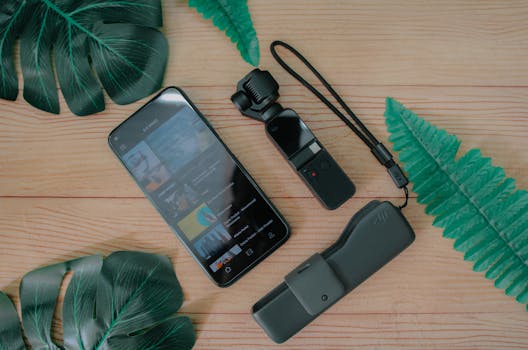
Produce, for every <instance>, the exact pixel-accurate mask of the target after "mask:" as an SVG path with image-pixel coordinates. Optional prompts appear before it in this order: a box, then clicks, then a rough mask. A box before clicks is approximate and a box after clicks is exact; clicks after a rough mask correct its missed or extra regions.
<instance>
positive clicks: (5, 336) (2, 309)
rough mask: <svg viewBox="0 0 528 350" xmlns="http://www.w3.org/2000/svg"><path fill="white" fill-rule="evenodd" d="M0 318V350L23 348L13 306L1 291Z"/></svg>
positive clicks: (18, 349) (18, 323) (20, 349)
mask: <svg viewBox="0 0 528 350" xmlns="http://www.w3.org/2000/svg"><path fill="white" fill-rule="evenodd" d="M0 320H1V322H0V350H25V349H26V346H25V345H24V339H23V338H22V330H21V329H20V321H19V320H18V315H17V312H16V309H15V306H14V305H13V303H12V302H11V300H10V299H9V297H8V296H7V295H5V294H4V293H2V292H0Z"/></svg>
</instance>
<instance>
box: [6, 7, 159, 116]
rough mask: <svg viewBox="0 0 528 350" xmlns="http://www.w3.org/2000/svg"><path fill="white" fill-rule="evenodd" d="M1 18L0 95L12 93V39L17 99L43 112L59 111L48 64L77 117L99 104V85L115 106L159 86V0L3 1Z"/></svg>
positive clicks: (12, 95) (96, 109) (13, 95)
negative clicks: (20, 81) (17, 62)
mask: <svg viewBox="0 0 528 350" xmlns="http://www.w3.org/2000/svg"><path fill="white" fill-rule="evenodd" d="M4 23H6V27H5V28H4V27H3V26H2V28H3V29H1V30H0V40H2V41H0V56H1V58H2V60H1V61H0V64H1V66H0V72H1V75H0V77H1V78H2V86H3V88H2V90H0V93H1V94H0V97H3V98H9V99H15V98H16V90H17V89H18V87H17V84H18V83H17V79H16V71H15V68H14V62H13V55H12V47H13V45H14V41H15V39H16V36H20V56H21V60H20V62H21V67H22V73H23V77H24V98H25V99H26V100H27V101H28V102H29V103H31V104H32V105H34V106H35V107H37V108H40V109H42V110H45V111H48V112H52V113H58V112H59V102H58V101H59V99H58V93H57V88H56V81H55V73H54V70H53V67H55V70H56V73H57V77H58V80H59V84H60V88H61V91H62V93H63V95H64V98H65V100H66V102H67V104H68V106H69V107H70V109H71V110H72V112H73V113H75V114H77V115H88V114H92V113H96V112H99V111H102V110H103V109H104V97H103V91H102V88H101V85H102V86H103V87H104V89H105V90H106V91H107V93H108V95H109V96H110V98H111V99H112V100H114V101H115V102H116V103H118V104H126V103H131V102H134V101H136V100H138V99H140V98H143V97H145V96H147V95H149V94H151V93H152V92H154V91H156V90H158V89H159V88H160V87H161V83H162V80H163V74H164V72H165V66H166V63H167V52H168V47H167V42H166V39H165V37H164V36H163V34H162V33H161V32H159V31H158V30H157V29H156V28H157V27H159V26H161V23H162V21H161V1H160V0H144V1H121V0H95V1H89V0H79V1H75V0H61V1H51V0H25V1H19V0H4V3H3V4H2V5H0V25H1V24H4ZM2 38H3V39H2ZM52 54H53V57H54V65H53V62H52ZM94 71H95V72H94ZM95 73H97V75H96V74H95ZM99 81H100V83H99Z"/></svg>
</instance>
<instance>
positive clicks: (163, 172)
mask: <svg viewBox="0 0 528 350" xmlns="http://www.w3.org/2000/svg"><path fill="white" fill-rule="evenodd" d="M123 160H124V162H125V165H126V166H127V168H128V169H130V171H131V172H132V175H133V176H134V177H135V178H136V179H137V181H138V182H139V183H140V184H141V185H142V186H143V188H145V189H146V190H147V191H149V192H152V191H155V190H156V189H158V188H159V187H160V186H161V185H163V184H164V183H165V182H166V181H167V180H168V179H169V178H170V176H171V175H170V173H169V172H168V171H167V168H165V166H164V165H163V164H162V163H161V161H160V160H159V158H158V157H157V156H156V155H155V154H154V152H152V149H151V148H150V147H149V146H148V145H147V144H146V143H145V142H144V141H141V142H140V143H138V144H137V145H136V146H135V147H133V148H132V149H131V150H130V151H128V152H127V153H126V154H125V155H124V157H123Z"/></svg>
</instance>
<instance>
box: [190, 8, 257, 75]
mask: <svg viewBox="0 0 528 350" xmlns="http://www.w3.org/2000/svg"><path fill="white" fill-rule="evenodd" d="M189 6H190V7H194V8H196V10H198V12H200V13H201V14H202V16H203V17H204V18H205V19H211V20H212V21H213V24H214V25H215V26H216V27H218V28H219V29H220V30H222V31H224V32H225V33H226V35H227V36H228V37H229V38H230V39H231V41H232V42H233V43H235V44H236V46H237V49H238V51H240V54H241V55H242V58H243V59H244V60H246V61H247V62H248V63H250V64H252V65H253V66H255V67H256V66H258V64H259V61H260V51H259V43H258V39H257V33H256V32H255V28H254V27H253V22H252V21H251V16H250V14H249V9H248V6H247V2H246V0H189Z"/></svg>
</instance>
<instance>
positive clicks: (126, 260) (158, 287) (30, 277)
mask: <svg viewBox="0 0 528 350" xmlns="http://www.w3.org/2000/svg"><path fill="white" fill-rule="evenodd" d="M68 271H71V272H73V275H72V278H71V280H70V283H69V285H68V288H67V290H66V294H65V297H64V302H63V307H62V309H63V316H62V323H63V327H64V345H59V344H55V343H54V342H53V341H52V337H51V324H52V319H53V314H54V311H55V307H56V303H57V297H58V295H59V291H60V286H61V283H62V280H63V278H64V275H65V274H66V273H67V272H68ZM6 300H7V302H6ZM20 300H21V309H22V324H23V326H24V331H25V334H26V336H27V339H28V341H29V343H30V345H31V346H32V349H35V350H40V349H42V350H44V349H63V348H65V349H68V350H69V349H79V350H88V349H90V350H98V349H101V350H102V349H105V350H106V349H127V350H135V349H138V350H139V349H151V350H155V349H181V350H185V349H191V348H192V347H193V346H194V342H195V336H194V329H193V325H192V322H191V321H190V320H189V318H187V317H176V316H175V314H176V312H177V311H178V310H179V308H180V307H181V304H182V302H183V292H182V289H181V287H180V284H179V283H178V280H177V278H176V275H175V274H174V270H173V268H172V265H171V263H170V261H169V259H168V258H166V257H163V256H159V255H155V254H147V253H140V252H117V253H114V254H111V255H110V256H109V257H108V258H106V259H105V260H104V261H103V259H102V258H101V257H100V256H88V257H84V258H80V259H76V260H71V261H66V262H63V263H59V264H55V265H51V266H47V267H43V268H40V269H37V270H34V271H32V272H30V273H28V274H27V275H26V276H25V277H24V278H23V279H22V282H21V285H20ZM0 315H2V316H3V315H7V316H6V319H8V317H9V323H8V324H6V326H5V327H6V328H5V330H4V328H2V327H4V325H2V327H0V331H1V334H2V335H3V334H4V333H5V334H8V333H6V332H10V333H9V334H12V335H10V338H9V341H10V342H11V341H13V342H14V341H16V339H17V338H16V336H17V334H16V328H15V325H16V324H18V320H17V319H16V312H15V311H14V309H13V306H12V304H11V303H10V302H9V300H8V299H7V297H6V299H5V300H4V299H2V294H0ZM3 319H4V318H2V320H3ZM15 321H16V322H15ZM18 332H19V333H20V330H19V331H18ZM11 338H13V340H11ZM3 339H4V338H3V337H2V339H1V340H0V341H3ZM20 339H22V338H21V335H20ZM9 344H11V343H9ZM1 346H3V343H1V342H0V350H3V349H2V348H1ZM22 346H23V343H22ZM6 349H7V348H6ZM8 349H12V347H8ZM13 349H23V347H22V348H20V347H19V348H16V347H13Z"/></svg>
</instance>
